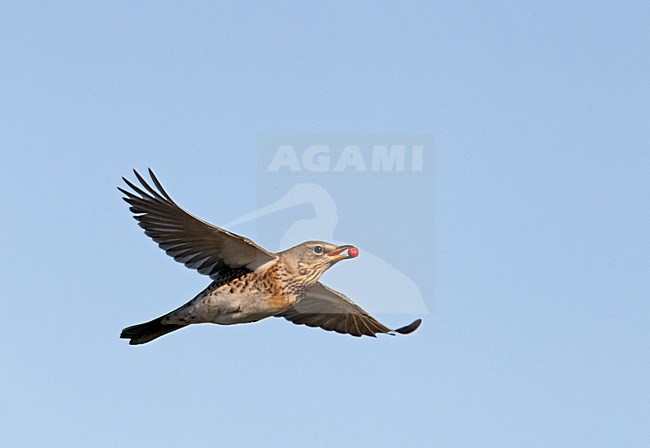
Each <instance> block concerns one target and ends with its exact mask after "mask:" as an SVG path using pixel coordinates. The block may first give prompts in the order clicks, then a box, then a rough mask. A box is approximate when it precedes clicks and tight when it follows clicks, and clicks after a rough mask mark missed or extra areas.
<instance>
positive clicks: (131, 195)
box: [118, 169, 276, 279]
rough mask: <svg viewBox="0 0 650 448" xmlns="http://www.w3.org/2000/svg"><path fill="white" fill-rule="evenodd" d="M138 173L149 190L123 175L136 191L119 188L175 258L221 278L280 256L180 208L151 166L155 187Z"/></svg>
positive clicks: (137, 216)
mask: <svg viewBox="0 0 650 448" xmlns="http://www.w3.org/2000/svg"><path fill="white" fill-rule="evenodd" d="M134 173H135V176H136V177H137V178H138V181H139V182H140V184H142V187H143V188H144V190H146V191H144V190H142V189H141V188H138V187H137V186H135V185H134V184H133V183H131V182H130V181H128V180H127V179H125V178H122V179H124V182H126V184H127V185H128V186H129V187H130V188H131V190H133V191H127V190H124V189H122V188H119V187H118V189H119V190H120V191H121V192H122V193H124V195H125V197H124V198H123V199H124V200H125V201H126V202H127V203H128V204H129V205H130V206H131V207H130V208H129V210H131V212H133V214H134V218H135V219H136V220H137V221H138V224H139V225H140V227H142V228H143V229H144V233H145V234H147V235H148V236H149V237H151V239H153V240H154V241H155V242H156V243H158V246H160V248H161V249H162V250H164V251H165V252H167V254H168V255H170V256H171V257H173V258H174V260H176V261H178V262H180V263H183V264H184V265H185V266H187V267H188V268H192V269H196V270H197V271H199V272H200V273H201V274H205V275H209V276H210V277H211V278H212V279H217V278H219V277H220V276H221V275H222V274H223V273H224V272H226V271H229V270H232V269H239V268H247V269H250V270H255V269H256V268H257V267H259V266H261V265H262V264H264V263H266V262H269V261H271V260H275V259H276V256H275V255H274V254H272V253H270V252H267V251H266V250H264V249H262V248H261V247H259V246H258V245H257V244H255V243H254V242H252V241H251V240H249V239H247V238H244V237H241V236H239V235H236V234H234V233H231V232H228V231H227V230H224V229H220V228H219V227H215V226H213V225H211V224H209V223H207V222H205V221H202V220H200V219H199V218H197V217H195V216H192V215H191V214H189V213H188V212H186V211H185V210H183V209H182V208H180V207H179V206H178V205H177V204H176V203H175V202H174V201H173V200H172V199H171V197H169V195H168V194H167V192H166V191H165V190H164V189H163V187H162V185H161V184H160V182H159V181H158V179H157V178H156V176H155V175H154V174H153V172H152V171H151V169H149V175H150V176H151V180H152V181H153V184H154V185H155V187H156V188H155V189H154V188H152V187H151V186H150V185H149V184H148V183H147V182H146V181H145V180H144V179H143V178H142V176H140V174H139V173H138V172H137V171H135V170H134Z"/></svg>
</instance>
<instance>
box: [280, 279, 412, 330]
mask: <svg viewBox="0 0 650 448" xmlns="http://www.w3.org/2000/svg"><path fill="white" fill-rule="evenodd" d="M277 317H284V318H285V319H287V320H288V321H291V322H293V323H294V324H296V325H307V326H309V327H320V328H322V329H324V330H327V331H336V332H337V333H344V334H351V335H352V336H362V335H366V336H372V337H376V336H375V335H376V334H378V333H388V334H394V333H400V334H409V333H412V332H414V331H415V330H417V328H418V327H419V326H420V324H421V323H422V319H417V320H415V321H413V322H412V323H410V324H409V325H406V326H404V327H401V328H398V329H396V330H392V329H390V328H388V327H386V326H385V325H384V324H382V323H381V322H379V321H378V320H377V319H375V318H374V317H372V316H371V315H370V314H368V313H367V312H366V311H364V310H363V308H361V307H360V306H359V305H357V304H356V303H354V302H353V301H352V300H350V299H349V298H347V297H346V296H345V295H344V294H341V293H340V292H338V291H335V290H333V289H331V288H328V287H327V286H325V285H323V284H322V283H320V282H318V283H316V284H315V285H314V286H312V287H311V288H310V289H309V290H308V291H307V295H306V296H305V297H304V298H302V299H301V300H300V301H299V302H297V303H295V304H294V305H293V306H292V307H291V308H289V309H288V310H286V311H284V312H282V313H280V314H278V315H277Z"/></svg>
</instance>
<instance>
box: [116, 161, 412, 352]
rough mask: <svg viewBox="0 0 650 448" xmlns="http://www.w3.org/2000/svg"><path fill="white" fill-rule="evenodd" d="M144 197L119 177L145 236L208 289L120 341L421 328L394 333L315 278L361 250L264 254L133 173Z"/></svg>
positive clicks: (311, 247)
mask: <svg viewBox="0 0 650 448" xmlns="http://www.w3.org/2000/svg"><path fill="white" fill-rule="evenodd" d="M135 174H136V176H137V178H138V180H139V181H140V183H141V184H142V186H143V187H144V188H145V189H146V190H147V192H145V191H143V190H141V189H140V188H138V187H136V186H135V185H134V184H132V183H131V182H129V181H128V180H126V179H124V180H125V182H126V183H127V184H128V185H129V186H130V187H131V188H132V189H133V190H134V191H135V192H136V193H137V194H139V196H138V195H135V194H134V193H132V192H129V191H126V190H123V189H120V191H122V192H123V193H124V194H125V195H126V197H125V198H124V199H125V201H126V202H128V203H129V204H131V211H133V212H134V213H135V218H136V219H137V220H138V221H139V224H140V226H141V227H143V228H144V229H145V233H146V234H147V235H149V236H150V237H151V238H152V239H153V240H154V241H156V242H157V243H158V245H159V246H160V247H161V248H162V249H163V250H165V251H166V252H167V253H168V254H169V255H171V256H173V257H174V259H176V260H177V261H180V262H182V263H184V264H185V265H186V266H188V267H190V268H194V269H197V270H198V271H199V272H200V273H202V274H206V275H209V276H210V277H211V278H212V280H213V281H212V283H211V284H210V285H209V286H208V287H207V288H206V289H204V290H203V291H202V292H201V293H199V294H198V295H197V296H196V297H194V298H193V299H192V300H190V301H189V302H187V303H186V304H185V305H183V306H181V307H179V308H177V309H176V310H174V311H172V312H170V313H168V314H165V315H164V316H161V317H159V318H157V319H154V320H152V321H150V322H146V323H143V324H138V325H134V326H131V327H128V328H125V329H124V330H123V331H122V334H121V337H122V338H126V339H130V343H131V344H132V345H135V344H143V343H146V342H149V341H151V340H153V339H156V338H158V337H160V336H162V335H164V334H167V333H170V332H172V331H175V330H178V329H180V328H183V327H185V326H187V325H191V324H198V323H215V324H221V325H232V324H241V323H249V322H256V321H258V320H261V319H265V318H267V317H272V316H276V317H284V318H285V319H287V320H290V321H292V322H293V323H296V324H304V325H308V326H319V327H321V328H323V329H326V330H333V331H337V332H339V333H348V334H351V335H353V336H361V335H367V336H375V334H376V333H393V331H395V332H398V333H402V334H407V333H410V332H412V331H414V330H415V329H416V328H417V327H418V326H419V324H420V322H421V321H420V320H416V321H415V322H413V323H412V324H410V325H408V326H406V327H403V328H400V329H397V330H391V329H389V328H388V327H385V326H384V325H382V324H381V323H379V322H378V321H377V320H375V319H374V318H372V317H371V316H370V315H369V314H367V313H366V312H365V311H363V310H362V309H361V308H360V307H359V306H358V305H356V304H354V302H352V301H351V300H350V299H348V298H347V297H345V296H344V295H343V294H341V293H338V292H336V291H334V290H332V289H330V288H328V287H326V286H325V285H322V284H321V283H320V282H319V281H318V280H319V278H320V276H321V275H322V274H323V273H324V272H325V271H326V270H327V269H329V268H330V267H331V266H333V265H334V264H335V263H337V262H338V261H340V260H344V259H347V258H354V257H356V256H357V255H358V250H357V249H356V248H355V247H353V246H349V245H344V246H335V245H333V244H330V243H327V242H321V241H307V242H305V243H302V244H299V245H297V246H295V247H292V248H290V249H287V250H285V251H283V252H280V253H277V254H274V253H271V252H267V251H265V250H264V249H262V248H260V247H259V246H257V245H256V244H255V243H253V242H252V241H250V240H248V239H246V238H243V237H240V236H238V235H235V234H232V233H230V232H228V231H226V230H224V229H220V228H218V227H215V226H212V225H210V224H208V223H205V222H203V221H201V220H199V219H198V218H195V217H194V216H192V215H190V214H189V213H187V212H185V211H184V210H182V209H181V208H180V207H178V206H177V205H176V204H175V203H174V202H173V201H172V200H171V198H170V197H169V195H167V193H166V192H165V190H164V189H163V188H162V186H161V185H160V182H158V180H157V179H156V177H155V176H154V175H153V173H152V172H151V171H150V175H151V178H152V181H153V182H154V184H155V186H156V187H157V190H154V189H153V188H152V187H151V186H149V184H148V183H147V182H146V181H145V180H144V179H143V178H142V177H141V176H140V175H139V174H138V173H137V172H136V173H135Z"/></svg>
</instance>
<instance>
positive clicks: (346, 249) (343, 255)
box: [327, 244, 359, 262]
mask: <svg viewBox="0 0 650 448" xmlns="http://www.w3.org/2000/svg"><path fill="white" fill-rule="evenodd" d="M358 255H359V249H357V248H356V247H354V246H351V245H349V244H345V245H343V246H339V247H337V248H336V249H333V250H330V251H329V252H327V256H328V257H330V258H331V259H332V261H334V262H336V261H340V260H346V259H348V258H354V257H356V256H358Z"/></svg>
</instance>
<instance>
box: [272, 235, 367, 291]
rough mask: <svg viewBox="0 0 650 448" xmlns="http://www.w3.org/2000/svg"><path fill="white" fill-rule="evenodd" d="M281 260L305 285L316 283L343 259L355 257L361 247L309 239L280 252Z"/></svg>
mask: <svg viewBox="0 0 650 448" xmlns="http://www.w3.org/2000/svg"><path fill="white" fill-rule="evenodd" d="M279 255H280V260H281V262H282V263H284V264H285V265H286V266H287V268H289V270H290V271H291V272H292V273H294V275H296V276H297V278H298V279H299V281H300V283H302V284H304V285H313V284H315V283H316V282H317V281H318V279H319V278H320V276H321V275H323V273H324V272H325V271H327V270H328V269H329V268H331V267H332V266H334V265H335V264H336V263H338V262H339V261H341V260H346V259H348V258H355V257H356V256H358V255H359V249H357V248H356V247H354V246H350V245H349V244H346V245H343V246H336V245H334V244H331V243H327V242H325V241H307V242H305V243H302V244H299V245H297V246H294V247H292V248H291V249H287V250H285V251H283V252H280V254H279Z"/></svg>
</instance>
